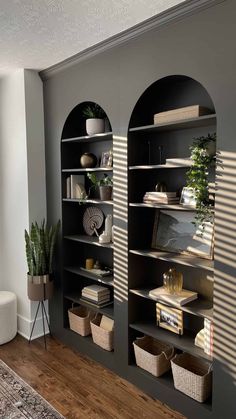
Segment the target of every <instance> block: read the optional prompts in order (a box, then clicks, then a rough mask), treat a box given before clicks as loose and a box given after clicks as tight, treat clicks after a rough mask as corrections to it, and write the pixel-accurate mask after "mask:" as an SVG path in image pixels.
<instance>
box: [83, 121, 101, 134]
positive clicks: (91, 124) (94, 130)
mask: <svg viewBox="0 0 236 419" xmlns="http://www.w3.org/2000/svg"><path fill="white" fill-rule="evenodd" d="M86 131H87V134H88V135H94V134H101V133H103V132H104V131H105V121H104V119H100V118H88V119H86Z"/></svg>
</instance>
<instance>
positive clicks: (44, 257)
mask: <svg viewBox="0 0 236 419" xmlns="http://www.w3.org/2000/svg"><path fill="white" fill-rule="evenodd" d="M59 228H60V221H58V223H57V224H56V225H55V226H51V227H50V228H48V227H47V225H46V224H45V220H43V221H42V223H41V224H40V225H39V224H38V223H37V222H35V223H32V224H31V228H30V231H29V233H28V232H27V231H26V230H25V247H26V258H27V264H28V273H29V275H32V276H36V275H47V274H51V273H52V262H53V255H54V250H55V243H56V238H57V234H58V231H59Z"/></svg>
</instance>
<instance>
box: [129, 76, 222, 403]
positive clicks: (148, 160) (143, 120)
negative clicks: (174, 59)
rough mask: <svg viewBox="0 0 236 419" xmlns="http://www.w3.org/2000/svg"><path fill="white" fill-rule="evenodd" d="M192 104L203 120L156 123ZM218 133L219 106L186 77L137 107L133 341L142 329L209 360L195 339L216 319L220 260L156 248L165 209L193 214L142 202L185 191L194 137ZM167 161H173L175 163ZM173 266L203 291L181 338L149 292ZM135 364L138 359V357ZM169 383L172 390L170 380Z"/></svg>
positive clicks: (187, 314)
mask: <svg viewBox="0 0 236 419" xmlns="http://www.w3.org/2000/svg"><path fill="white" fill-rule="evenodd" d="M191 105H200V106H202V107H204V108H207V109H208V112H207V114H206V115H204V116H199V117H193V118H189V119H184V118H183V119H180V120H177V121H171V122H162V123H159V124H154V114H156V113H159V112H165V111H170V110H173V109H179V108H183V107H187V106H191ZM215 132H216V115H215V110H214V105H213V102H212V100H211V98H210V96H209V94H208V93H207V91H206V89H205V88H204V87H203V86H202V85H201V84H200V83H199V82H197V81H195V80H193V79H192V78H189V77H187V76H169V77H165V78H163V79H161V80H158V81H157V82H155V83H153V84H152V85H151V86H150V87H148V88H147V90H146V91H145V92H144V93H143V95H142V96H141V97H140V99H139V100H138V102H137V104H136V105H135V107H134V110H133V112H132V115H131V118H130V124H129V130H128V166H129V167H128V172H129V173H128V191H129V194H128V195H129V216H128V220H129V221H128V226H129V227H128V230H129V231H128V236H129V262H128V263H129V275H128V278H129V289H130V298H129V312H130V318H131V324H130V328H129V338H130V339H129V341H130V342H132V341H133V340H134V338H135V336H136V334H137V332H142V333H143V334H145V335H148V336H152V337H153V338H157V339H160V340H163V341H165V342H167V343H170V344H172V345H173V346H175V347H176V348H177V349H178V350H182V351H186V352H188V353H190V354H193V355H195V356H197V357H199V358H203V359H205V360H208V361H211V360H212V358H211V356H209V355H208V354H206V353H205V352H204V351H203V349H200V348H198V347H196V346H195V345H194V338H195V336H196V334H197V333H198V331H200V330H201V329H202V328H203V326H204V318H208V319H210V320H212V318H213V281H212V278H213V272H214V261H213V260H210V259H209V260H206V259H202V258H200V257H197V256H196V257H195V256H190V255H183V254H180V253H179V254H178V253H171V252H169V253H168V252H167V251H162V250H160V249H157V248H156V249H153V243H152V237H153V231H154V224H155V220H156V223H157V222H158V221H157V220H158V217H159V215H160V211H163V210H164V211H169V214H170V213H171V214H173V211H179V213H181V211H182V213H181V214H186V217H187V214H189V213H188V211H190V210H191V212H192V213H194V209H191V208H186V207H183V206H181V205H180V204H179V203H178V202H176V203H175V204H174V205H173V204H164V203H158V204H157V203H154V202H151V201H150V202H149V203H147V202H143V198H144V195H145V193H146V192H151V191H155V185H156V184H158V183H165V185H166V187H167V191H169V192H178V191H180V190H181V189H182V187H183V186H185V184H186V171H187V170H188V168H189V167H190V162H187V161H186V160H185V159H187V158H189V157H190V149H189V147H190V146H191V145H192V143H193V140H194V138H197V137H200V136H207V134H208V133H211V134H213V133H215ZM166 159H175V160H174V162H172V163H169V162H168V160H166ZM176 159H179V161H180V160H181V161H182V162H181V163H180V162H177V160H176ZM214 172H215V169H214V168H213V169H212V171H211V176H210V181H214V176H215V173H214ZM184 211H185V212H184ZM173 267H175V268H176V269H177V270H178V271H181V272H182V273H183V276H184V288H185V289H189V290H192V291H197V292H198V294H199V297H198V299H197V300H196V301H195V302H194V303H193V304H191V303H190V304H188V305H186V306H183V307H181V309H182V311H183V312H184V334H183V336H181V338H180V337H179V336H178V335H176V336H175V335H174V334H173V333H172V332H170V331H168V330H163V329H162V328H159V327H157V324H156V301H155V299H153V298H152V297H150V296H149V291H150V290H152V289H153V288H156V287H160V286H162V284H163V273H164V272H166V271H167V270H168V269H169V268H173ZM140 313H142V314H140ZM130 353H131V354H132V347H131V345H130ZM130 362H131V363H133V362H134V358H133V357H132V355H131V356H130ZM136 368H137V374H139V369H138V367H136ZM140 374H141V373H140ZM157 383H158V379H157ZM169 384H170V386H173V379H172V377H169ZM173 388H174V386H173ZM204 406H207V408H208V407H210V406H211V402H210V401H209V400H208V401H207V403H206V404H205V405H204Z"/></svg>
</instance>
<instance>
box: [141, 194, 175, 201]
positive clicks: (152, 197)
mask: <svg viewBox="0 0 236 419" xmlns="http://www.w3.org/2000/svg"><path fill="white" fill-rule="evenodd" d="M176 195H177V193H176V192H146V193H145V195H144V197H143V202H144V203H148V204H178V203H179V198H178V197H177V196H176Z"/></svg>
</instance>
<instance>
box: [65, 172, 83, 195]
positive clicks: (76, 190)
mask: <svg viewBox="0 0 236 419" xmlns="http://www.w3.org/2000/svg"><path fill="white" fill-rule="evenodd" d="M84 182H85V180H84V176H81V175H70V176H68V177H67V178H66V198H67V199H84V198H85V197H86V190H85V187H84Z"/></svg>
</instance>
